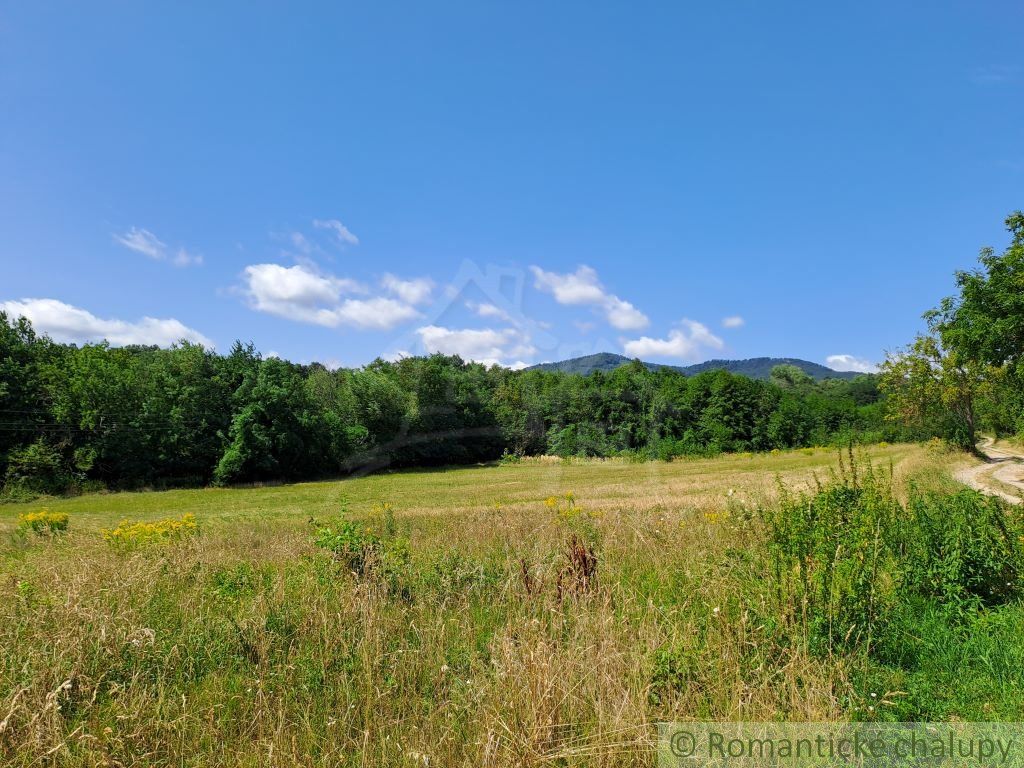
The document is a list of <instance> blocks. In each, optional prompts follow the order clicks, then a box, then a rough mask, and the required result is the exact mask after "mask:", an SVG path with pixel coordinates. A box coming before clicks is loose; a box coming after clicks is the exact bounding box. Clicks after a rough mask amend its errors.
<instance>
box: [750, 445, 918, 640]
mask: <svg viewBox="0 0 1024 768" xmlns="http://www.w3.org/2000/svg"><path fill="white" fill-rule="evenodd" d="M856 469H857V468H856V465H854V472H853V473H852V474H850V475H847V474H845V473H844V474H843V476H841V477H840V478H838V479H836V480H834V481H833V482H832V483H830V484H829V485H828V486H827V487H824V488H821V489H819V490H818V492H817V493H815V494H813V495H811V496H807V495H799V496H794V495H789V494H783V497H782V500H781V501H780V503H779V504H778V505H777V506H776V507H774V508H772V509H770V510H767V511H762V516H763V519H764V521H765V523H766V524H767V529H768V552H769V554H770V558H771V562H772V572H773V577H774V580H775V584H776V586H777V589H778V594H779V596H780V598H781V603H782V605H783V607H784V610H785V611H786V612H787V613H788V614H789V615H790V617H791V619H793V620H795V621H797V622H800V623H803V624H804V625H805V631H806V633H807V640H808V641H809V644H810V645H811V648H812V650H815V651H830V650H831V649H833V648H835V647H837V646H848V647H855V646H860V645H862V644H863V645H866V646H869V645H870V641H871V637H872V633H873V631H874V630H875V628H876V623H877V622H878V620H879V618H880V617H881V615H882V614H883V612H884V610H885V607H886V605H887V603H888V602H889V601H891V600H892V599H893V596H892V589H891V585H892V582H891V579H890V578H889V576H890V574H891V571H892V559H893V555H892V551H891V549H890V548H889V547H888V546H887V541H888V539H889V536H890V534H891V532H892V530H893V529H894V521H895V519H896V518H897V516H898V515H899V512H900V508H899V504H898V503H897V502H896V500H895V499H894V498H893V496H892V493H891V488H890V484H889V482H887V480H885V479H883V478H879V477H877V476H876V475H875V474H874V473H872V472H870V471H868V472H867V474H866V475H865V476H864V477H863V478H862V479H859V478H858V477H857V473H856Z"/></svg>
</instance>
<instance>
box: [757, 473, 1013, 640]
mask: <svg viewBox="0 0 1024 768" xmlns="http://www.w3.org/2000/svg"><path fill="white" fill-rule="evenodd" d="M858 473H859V474H860V476H859V477H858ZM762 519H763V521H764V523H765V525H766V529H767V534H768V547H767V551H768V556H769V563H770V571H771V577H772V579H773V583H774V585H775V589H776V594H777V595H778V597H779V598H780V606H781V608H782V610H783V612H784V613H785V614H786V615H787V616H788V617H789V619H790V621H792V622H793V623H794V624H795V625H797V626H799V627H800V628H801V629H802V631H803V632H804V635H805V637H806V639H807V641H808V644H809V646H810V648H811V650H812V651H816V652H831V651H832V650H834V649H837V648H845V649H847V650H850V649H855V648H856V649H860V650H863V651H866V652H872V651H873V650H875V646H876V645H878V643H882V644H883V645H884V646H885V650H884V652H883V653H884V655H886V656H887V657H893V656H899V655H900V654H901V653H902V651H901V650H900V648H901V647H902V646H904V645H905V642H904V640H903V639H901V637H903V636H905V635H906V634H907V633H906V632H905V631H904V630H900V628H899V627H900V625H901V624H902V625H904V626H905V625H906V624H907V621H909V619H908V618H907V617H908V616H913V615H917V614H919V613H920V612H921V610H922V609H923V608H922V606H923V607H924V608H928V607H929V606H931V607H934V608H935V609H939V610H942V611H945V612H946V613H947V614H949V615H950V616H951V617H956V616H960V617H963V618H969V617H970V616H971V615H973V614H975V613H976V612H977V609H978V608H979V607H981V606H983V605H995V604H1001V603H1005V602H1008V601H1009V600H1011V599H1013V598H1015V597H1017V596H1018V595H1019V593H1020V587H1021V575H1022V572H1024V547H1022V544H1021V542H1022V541H1024V538H1022V537H1024V524H1022V523H1021V522H1020V521H1019V520H1018V519H1017V518H1016V517H1015V516H1011V515H1008V514H1007V509H1006V506H1005V505H1004V504H1003V502H1001V501H1000V500H999V499H996V498H990V497H986V496H983V495H982V494H980V493H977V492H976V491H969V490H964V491H961V492H959V493H954V494H943V493H924V492H921V491H920V490H918V489H915V488H911V489H910V493H909V499H908V501H907V504H906V506H904V505H901V504H900V503H899V502H898V501H897V500H896V498H895V496H894V495H893V493H892V490H891V479H890V478H888V477H882V476H879V475H878V474H876V473H875V472H874V471H873V470H872V469H871V468H870V466H868V467H866V468H865V467H859V466H858V464H857V463H856V462H855V461H851V463H850V465H849V468H848V469H844V471H843V472H842V473H841V474H840V476H839V477H837V478H836V479H834V480H832V481H831V482H830V483H828V484H827V485H825V486H824V487H821V486H819V488H818V490H817V492H815V493H814V494H811V495H799V496H794V495H786V494H783V497H782V500H781V501H780V502H779V503H778V504H777V505H776V506H774V507H773V508H771V509H768V510H762ZM929 609H930V608H929Z"/></svg>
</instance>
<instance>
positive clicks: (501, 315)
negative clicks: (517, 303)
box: [466, 301, 512, 321]
mask: <svg viewBox="0 0 1024 768" xmlns="http://www.w3.org/2000/svg"><path fill="white" fill-rule="evenodd" d="M466 307H467V308H468V309H469V311H470V312H475V313H476V314H477V315H479V316H480V317H493V318H496V319H498V320H505V321H510V320H511V319H512V318H510V317H509V314H508V312H506V311H505V310H503V309H502V308H501V307H497V306H495V305H494V304H487V303H477V302H475V301H467V302H466Z"/></svg>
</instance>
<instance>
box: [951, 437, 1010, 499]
mask: <svg viewBox="0 0 1024 768" xmlns="http://www.w3.org/2000/svg"><path fill="white" fill-rule="evenodd" d="M994 445H995V441H994V440H993V439H992V438H991V437H985V438H982V440H981V442H980V443H979V444H978V450H979V451H981V453H982V454H984V455H985V456H987V457H988V459H987V461H986V462H985V463H984V464H977V465H975V466H971V467H966V468H964V469H961V470H959V471H958V472H957V473H956V474H955V475H954V477H956V479H957V480H959V481H960V482H961V483H964V484H965V485H969V486H970V487H971V488H975V489H977V490H979V491H981V492H982V493H987V494H989V495H991V496H998V497H1000V498H1001V499H1005V500H1006V501H1008V502H1010V503H1011V504H1020V503H1021V499H1022V498H1024V455H1022V454H1020V453H1017V452H1016V451H1012V450H1009V449H1007V448H995V447H993V446H994ZM993 481H996V482H993ZM997 483H1001V484H1003V485H1006V486H1010V487H1012V488H1015V489H1017V493H1016V495H1015V494H1011V493H1008V492H1007V491H1005V490H1003V489H1002V488H1000V487H999V486H998V485H997Z"/></svg>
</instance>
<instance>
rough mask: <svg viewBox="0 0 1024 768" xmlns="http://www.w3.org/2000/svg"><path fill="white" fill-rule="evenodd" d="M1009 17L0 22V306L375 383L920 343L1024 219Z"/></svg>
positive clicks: (123, 13)
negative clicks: (564, 362)
mask: <svg viewBox="0 0 1024 768" xmlns="http://www.w3.org/2000/svg"><path fill="white" fill-rule="evenodd" d="M1022 28H1024V6H1022V5H1021V4H1020V2H1018V1H1016V0H1015V1H1014V2H984V3H977V2H957V3H947V2H939V3H928V4H923V3H899V2H884V3H883V2H864V3H857V4H835V3H817V4H811V3H800V4H797V3H755V2H738V3H729V4H725V3H704V4H700V5H698V4H687V3H624V2H620V3H608V2H579V3H572V2H563V3H540V2H537V3H533V2H517V3H495V2H480V0H477V1H476V2H464V3H443V2H434V3H390V2H379V3H359V4H342V3H324V4H314V3H296V4H290V5H288V6H287V7H286V6H285V5H284V4H280V3H250V2H246V3H228V2H223V3H159V4H158V3H128V2H123V3H102V2H97V3H3V4H0V306H3V307H4V308H6V309H7V310H8V311H9V312H12V313H20V314H26V315H28V316H30V317H31V318H32V319H33V320H34V321H35V322H36V324H37V325H38V327H39V328H40V329H42V330H45V331H48V332H49V333H51V335H53V336H54V337H55V338H59V339H63V340H75V341H84V340H89V339H94V338H98V337H100V336H106V337H109V338H110V339H111V340H112V341H113V342H115V343H130V342H133V341H143V342H152V343H160V344H167V343H170V341H171V340H173V339H175V338H178V337H180V336H182V335H185V336H189V337H190V338H193V339H198V340H203V341H205V342H207V343H213V344H215V345H216V347H217V348H218V349H220V350H226V349H227V348H228V347H229V345H230V344H231V342H232V341H233V340H234V339H236V338H240V339H242V340H251V341H253V342H255V344H256V345H257V347H258V348H259V349H260V350H262V351H263V352H264V353H276V354H279V355H281V356H282V357H287V358H290V359H293V360H302V361H309V360H320V361H325V362H328V363H330V364H335V365H339V364H340V365H361V364H364V363H366V362H368V361H370V360H371V359H373V358H374V357H376V356H378V355H381V356H386V357H390V356H395V355H400V354H405V353H419V352H423V351H424V350H434V349H437V350H441V351H445V352H460V353H462V354H463V356H465V357H469V358H474V359H480V360H487V361H498V362H501V363H503V364H508V365H514V364H522V363H532V362H539V361H543V360H552V359H560V358H563V357H568V356H573V355H578V354H587V353H590V352H596V351H613V352H625V353H626V354H634V355H639V356H641V357H644V358H645V359H650V360H658V361H663V362H675V363H687V362H693V361H697V360H702V359H707V358H711V357H753V356H761V355H775V356H798V357H804V358H808V359H810V360H815V361H819V362H826V361H827V360H828V359H829V358H830V357H832V356H836V355H845V356H849V357H850V358H855V359H856V360H859V361H861V363H857V362H855V361H854V360H852V359H851V360H845V361H841V362H836V360H835V358H833V362H834V363H836V364H837V365H838V366H839V367H851V366H852V367H857V366H858V365H860V364H869V363H873V362H877V361H878V360H880V359H881V358H882V357H883V356H884V352H885V350H887V349H893V348H895V347H897V346H899V345H901V344H904V343H906V342H907V341H909V340H910V338H911V337H912V336H913V334H914V333H915V332H916V331H917V330H919V329H920V327H921V321H920V315H921V312H922V311H924V310H925V309H927V308H928V307H930V306H932V305H934V304H935V303H936V302H937V301H938V299H939V298H941V297H942V296H943V295H945V294H947V293H948V292H950V289H951V285H952V277H951V273H952V272H953V270H954V269H958V268H966V267H970V266H971V265H972V264H973V263H974V260H975V258H976V254H977V251H978V249H979V248H980V247H981V246H983V245H993V246H995V247H997V248H998V247H1001V246H1003V245H1004V244H1005V243H1006V241H1007V236H1006V233H1005V232H1004V231H1003V228H1002V220H1003V218H1004V217H1005V216H1006V214H1007V213H1009V212H1010V211H1011V210H1014V209H1017V208H1020V207H1022V206H1024V194H1022V193H1024V142H1022V138H1024V53H1022V51H1024V48H1022V46H1021V45H1020V30H1021V29H1022Z"/></svg>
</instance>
